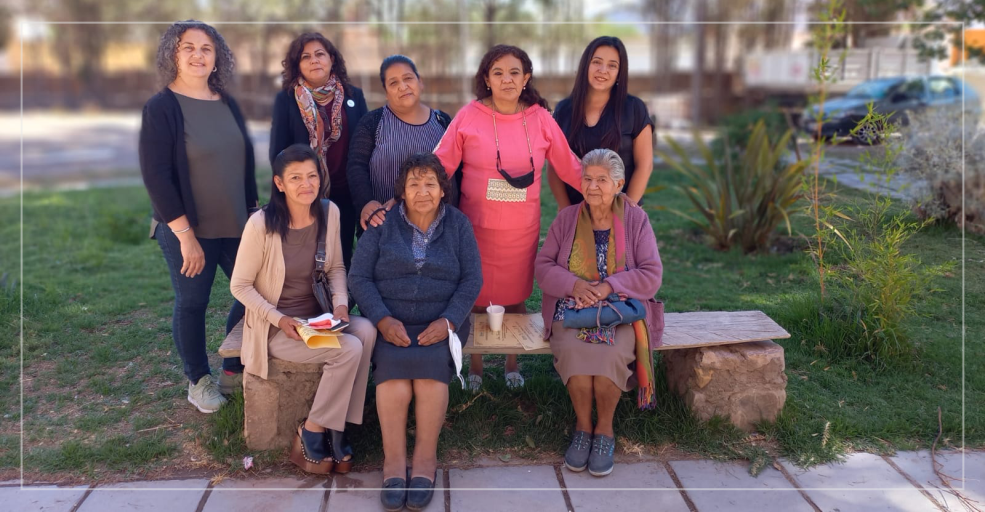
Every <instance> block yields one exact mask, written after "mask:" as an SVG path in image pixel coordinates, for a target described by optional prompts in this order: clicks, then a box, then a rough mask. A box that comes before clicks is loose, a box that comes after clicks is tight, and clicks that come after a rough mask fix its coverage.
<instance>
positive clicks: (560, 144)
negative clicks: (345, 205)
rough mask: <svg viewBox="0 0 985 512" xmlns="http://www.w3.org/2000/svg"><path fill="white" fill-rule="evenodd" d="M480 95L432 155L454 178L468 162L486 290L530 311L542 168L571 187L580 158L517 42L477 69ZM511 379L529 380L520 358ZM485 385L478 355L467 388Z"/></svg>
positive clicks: (465, 174) (513, 309)
mask: <svg viewBox="0 0 985 512" xmlns="http://www.w3.org/2000/svg"><path fill="white" fill-rule="evenodd" d="M475 97H476V99H475V101H473V102H471V103H469V104H468V105H465V106H464V107H462V109H461V110H460V111H458V114H456V115H455V119H453V120H452V122H451V124H450V125H449V126H448V130H447V131H446V132H445V134H444V137H442V139H441V142H440V143H439V144H438V147H437V148H436V149H435V150H434V153H435V154H436V155H437V156H438V158H440V159H441V163H442V165H444V167H445V171H447V172H448V174H449V176H451V175H453V174H454V173H455V172H456V169H458V166H459V164H460V163H461V164H462V165H463V166H462V195H461V198H460V202H459V208H461V210H462V213H464V214H465V215H466V216H468V218H469V220H471V221H472V226H473V228H474V229H475V238H476V241H478V243H479V253H480V254H481V255H482V279H483V281H482V293H480V294H479V298H478V299H477V300H476V303H475V304H476V307H477V308H483V309H484V308H485V306H487V305H489V303H490V302H492V303H495V304H499V305H503V306H506V312H507V313H523V312H526V308H525V307H524V301H526V300H527V298H528V297H529V296H530V293H531V291H533V281H534V257H535V256H536V255H537V243H538V241H539V239H540V187H541V178H540V171H541V169H543V167H544V162H550V164H551V166H553V168H554V169H555V171H556V172H557V174H558V176H560V177H561V179H562V180H564V182H566V183H568V184H570V185H571V186H575V187H576V186H579V184H580V183H581V161H580V160H579V159H578V157H577V156H575V155H574V153H572V152H571V150H570V149H569V148H568V141H567V140H566V139H565V137H564V132H562V131H561V128H559V127H558V125H557V123H556V122H554V119H553V118H552V117H551V113H550V112H548V110H547V101H545V100H544V98H542V97H541V96H540V94H539V93H538V92H537V89H536V88H535V87H534V83H533V65H532V64H531V63H530V57H528V56H527V53H526V52H524V51H523V50H521V49H520V48H517V47H515V46H507V45H498V46H494V47H493V48H491V49H490V50H489V51H488V52H486V55H485V56H484V57H483V58H482V62H481V63H480V64H479V70H478V72H476V74H475ZM506 384H507V385H508V386H509V387H510V388H511V389H513V388H517V387H520V386H523V377H522V376H521V375H520V372H519V371H518V368H517V362H516V356H507V358H506ZM481 385H482V356H481V355H478V354H473V355H472V362H471V364H470V365H469V387H470V388H471V389H472V391H473V392H478V390H479V387H480V386H481Z"/></svg>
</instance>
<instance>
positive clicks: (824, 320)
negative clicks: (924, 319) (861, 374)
mask: <svg viewBox="0 0 985 512" xmlns="http://www.w3.org/2000/svg"><path fill="white" fill-rule="evenodd" d="M891 204H892V202H891V201H890V200H889V199H885V198H876V199H875V201H874V202H872V203H866V204H864V205H863V204H857V205H855V206H854V207H851V208H848V209H847V210H846V213H847V216H850V217H852V218H853V219H854V220H843V221H842V222H840V223H839V224H840V225H838V226H836V229H838V231H839V232H840V233H842V235H843V236H844V239H843V240H839V241H838V243H832V244H831V246H830V248H831V250H833V251H834V253H835V258H834V260H835V262H836V263H826V272H827V276H828V281H827V282H828V288H827V292H828V293H827V295H826V296H825V298H824V299H821V298H820V297H819V294H817V293H812V294H810V295H807V296H804V297H802V298H801V299H798V300H796V301H792V302H791V303H790V304H789V306H788V308H787V309H788V315H787V316H788V319H787V322H788V323H787V325H790V326H791V327H792V328H793V329H794V330H795V331H798V332H799V334H801V337H802V338H803V339H805V340H810V343H812V344H813V345H814V349H815V350H817V351H819V352H823V353H825V354H828V355H830V356H832V357H835V358H852V359H861V360H867V361H870V362H875V363H879V364H885V363H890V362H905V361H907V360H909V359H911V358H912V356H913V355H914V353H915V350H914V349H915V345H914V343H913V340H912V339H911V337H910V332H909V331H908V330H907V324H906V322H907V321H908V320H910V319H912V318H914V317H919V316H925V315H924V314H923V312H922V311H921V310H920V309H919V308H918V307H917V306H918V304H917V302H916V300H917V299H918V298H919V296H920V295H921V294H927V293H932V292H934V291H937V290H935V289H934V288H933V287H932V278H933V277H934V276H937V275H941V274H943V273H944V272H945V271H947V270H949V268H950V266H953V265H942V266H935V267H927V266H925V265H923V264H922V263H921V261H920V259H919V258H917V257H916V256H914V255H912V254H907V253H905V252H904V250H903V246H904V245H905V244H906V242H907V241H908V240H909V239H910V238H911V237H912V236H913V235H915V234H916V233H917V232H918V231H919V230H920V229H921V228H922V227H923V226H924V225H925V223H926V222H918V221H915V220H913V219H912V217H910V216H909V215H908V214H907V213H905V212H900V213H895V214H894V213H891V212H890V206H891ZM828 261H831V260H828Z"/></svg>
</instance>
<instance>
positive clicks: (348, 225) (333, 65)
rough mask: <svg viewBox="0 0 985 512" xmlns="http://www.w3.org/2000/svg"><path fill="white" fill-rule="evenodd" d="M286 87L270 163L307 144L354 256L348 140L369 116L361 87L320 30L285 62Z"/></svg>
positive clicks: (347, 254)
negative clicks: (286, 150)
mask: <svg viewBox="0 0 985 512" xmlns="http://www.w3.org/2000/svg"><path fill="white" fill-rule="evenodd" d="M282 64H283V66H284V71H283V82H282V87H283V89H282V90H281V91H280V92H278V93H277V97H276V98H274V112H273V125H272V126H271V128H270V162H271V165H272V164H273V161H274V158H276V157H277V155H278V154H279V153H280V152H281V151H282V150H283V149H284V148H286V147H288V146H290V145H292V144H299V143H302V144H308V145H309V146H311V149H314V150H315V152H316V153H317V154H318V157H319V159H320V162H319V169H320V170H321V173H322V180H321V183H322V196H323V197H327V198H329V199H331V200H332V202H333V203H335V204H336V205H337V206H338V207H339V213H340V214H341V217H340V223H341V224H340V225H341V230H340V235H341V237H342V260H343V261H344V262H345V268H346V270H348V269H349V262H350V260H352V241H353V237H354V236H355V234H356V222H357V221H358V215H357V212H356V208H355V206H353V204H352V195H351V194H350V193H349V184H348V180H347V178H346V165H347V163H348V161H349V138H350V137H351V134H352V131H353V130H354V129H355V127H356V125H358V124H359V119H360V118H361V117H362V116H363V115H365V114H366V111H367V110H368V109H367V108H366V99H365V98H364V97H363V91H362V89H360V88H358V87H356V86H354V85H352V84H351V83H350V82H349V75H348V74H347V73H346V70H345V59H344V58H342V53H341V52H339V50H338V48H336V47H335V45H333V44H332V42H331V41H329V40H328V39H327V38H326V37H325V36H323V35H321V34H319V33H318V32H306V33H304V34H301V35H299V36H298V37H297V38H296V39H294V41H292V42H291V45H290V46H289V47H288V49H287V56H286V57H284V61H283V63H282Z"/></svg>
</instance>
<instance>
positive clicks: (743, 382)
mask: <svg viewBox="0 0 985 512" xmlns="http://www.w3.org/2000/svg"><path fill="white" fill-rule="evenodd" d="M663 361H664V367H665V369H666V374H667V382H668V384H669V385H670V389H671V390H672V391H674V392H675V393H677V394H679V395H681V396H682V397H683V398H684V401H685V403H686V404H687V406H688V407H689V408H690V409H691V410H692V411H694V414H695V416H696V417H697V418H698V419H701V420H703V421H707V420H709V419H711V418H712V417H713V416H715V415H719V416H725V417H728V418H729V419H730V420H731V422H732V423H733V424H734V425H735V426H737V427H739V428H741V429H743V430H747V431H748V430H753V429H754V428H755V424H756V423H757V422H760V421H764V420H765V421H774V420H776V416H777V415H778V414H779V413H780V410H782V409H783V404H784V402H785V401H786V399H787V391H786V388H787V375H786V374H785V373H784V372H783V368H784V359H783V347H781V346H780V345H777V344H776V343H773V342H772V341H753V342H748V343H738V344H734V345H717V346H709V347H698V348H689V349H679V350H668V351H665V352H663Z"/></svg>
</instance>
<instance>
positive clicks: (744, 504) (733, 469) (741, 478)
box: [670, 460, 857, 512]
mask: <svg viewBox="0 0 985 512" xmlns="http://www.w3.org/2000/svg"><path fill="white" fill-rule="evenodd" d="M670 467H671V468H673V469H674V473H675V474H676V475H677V478H678V479H679V480H680V481H681V485H683V486H684V488H685V489H686V492H687V495H688V497H689V498H691V501H692V502H693V503H694V506H695V508H697V509H698V510H700V511H701V512H717V511H720V512H731V511H733V510H764V511H774V510H777V511H779V510H782V511H784V512H787V511H789V512H811V511H812V510H813V508H812V507H811V505H810V503H808V502H807V500H805V499H804V498H803V497H802V496H801V495H800V493H799V492H797V488H796V487H794V486H793V484H791V483H790V482H789V481H787V479H786V477H784V476H783V473H781V472H779V471H777V470H776V469H774V468H772V467H767V468H765V469H763V472H762V473H760V474H759V476H752V475H750V474H749V468H748V466H747V465H746V464H737V463H720V462H714V461H710V460H679V461H671V462H670ZM842 510H844V511H846V512H847V511H848V510H857V509H842Z"/></svg>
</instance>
